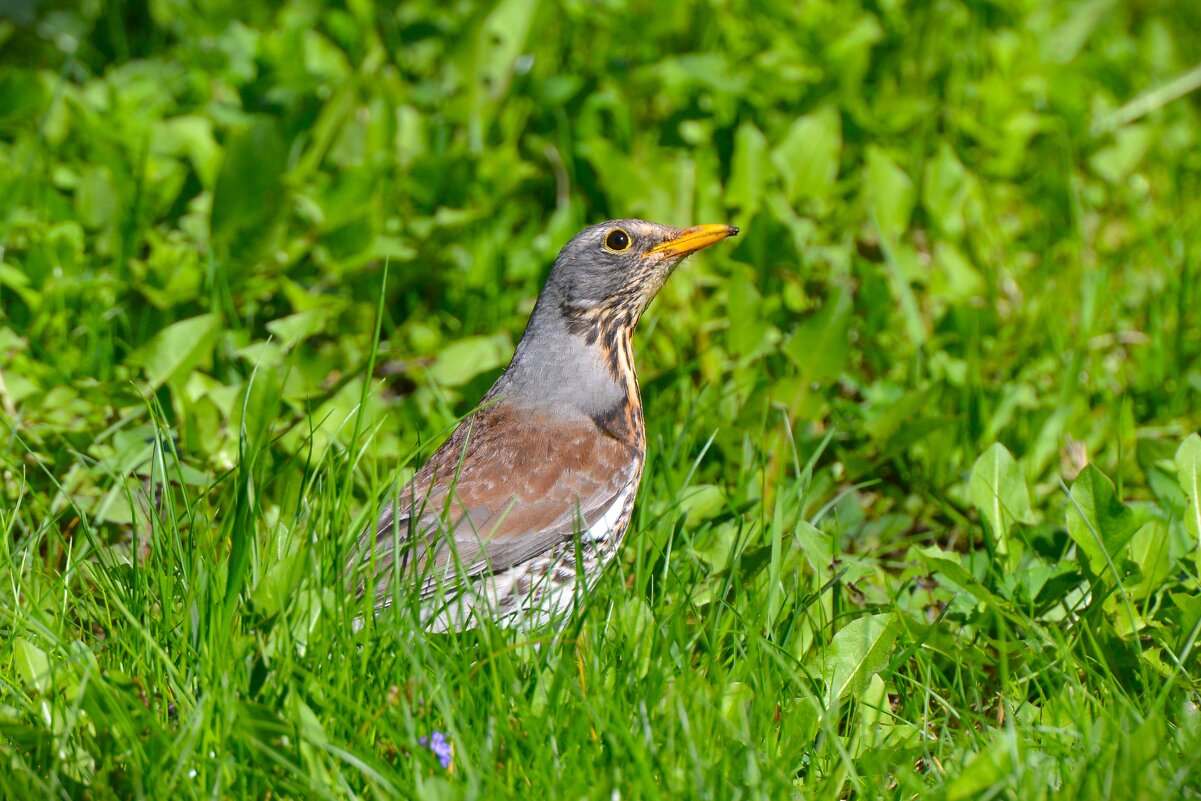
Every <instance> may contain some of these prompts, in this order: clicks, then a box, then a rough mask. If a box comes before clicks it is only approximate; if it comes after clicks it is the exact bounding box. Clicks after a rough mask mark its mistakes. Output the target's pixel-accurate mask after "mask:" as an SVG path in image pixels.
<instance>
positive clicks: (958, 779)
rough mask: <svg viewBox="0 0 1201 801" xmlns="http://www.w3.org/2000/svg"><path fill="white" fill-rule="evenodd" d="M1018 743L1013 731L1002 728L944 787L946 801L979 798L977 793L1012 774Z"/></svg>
mask: <svg viewBox="0 0 1201 801" xmlns="http://www.w3.org/2000/svg"><path fill="white" fill-rule="evenodd" d="M1020 749H1021V744H1020V743H1019V742H1018V741H1017V739H1016V736H1015V734H1014V730H1013V729H1012V728H1008V729H1002V730H1001V731H1000V732H998V733H997V736H996V739H994V740H993V741H992V742H991V743H989V745H988V747H987V748H985V749H984V750H983V751H981V752H979V753H978V754H976V755H975V756H974V757H972V758H971V760H969V761H968V763H967V765H965V766H964V767H963V770H961V771H960V772H959V774H958V775H957V776H955V778H954V779H952V780H951V781H950V783H949V784H948V786H947V796H946V797H947V799H948V801H958V799H961V798H978V797H980V794H981V793H982V792H983V791H985V790H987V789H988V788H990V787H992V786H993V785H995V784H997V783H998V782H1002V781H1006V780H1007V779H1009V778H1010V777H1011V776H1012V775H1013V758H1014V756H1015V755H1017V754H1019V753H1020Z"/></svg>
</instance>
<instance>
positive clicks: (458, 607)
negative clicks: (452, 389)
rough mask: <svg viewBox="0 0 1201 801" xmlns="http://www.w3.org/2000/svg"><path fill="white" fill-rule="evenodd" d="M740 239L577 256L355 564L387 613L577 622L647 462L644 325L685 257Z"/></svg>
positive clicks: (567, 257) (697, 238) (366, 537)
mask: <svg viewBox="0 0 1201 801" xmlns="http://www.w3.org/2000/svg"><path fill="white" fill-rule="evenodd" d="M737 234H738V228H736V227H734V226H730V225H696V226H692V227H689V228H675V227H672V226H669V225H662V224H659V223H653V222H648V221H646V220H638V219H619V220H610V221H607V222H603V223H600V224H597V225H592V226H590V227H588V228H585V229H584V230H583V231H581V232H580V233H579V234H577V235H576V236H575V237H574V238H572V239H571V240H570V241H569V242H568V243H567V244H566V245H565V246H564V247H563V249H562V250H561V251H560V252H559V255H558V257H557V258H556V259H555V262H554V264H553V266H552V267H551V270H550V272H549V274H548V276H547V278H546V281H545V283H544V285H543V288H542V291H541V292H540V293H539V296H538V300H537V302H536V303H535V305H534V310H533V312H532V313H531V315H530V318H529V321H528V323H527V325H526V328H525V332H524V334H523V335H522V337H521V339H520V341H519V342H518V344H517V347H516V349H515V351H514V354H513V357H512V360H511V361H510V363H509V365H508V367H507V368H506V369H505V370H504V372H503V373H502V374H501V375H500V377H499V378H498V379H497V380H496V382H495V383H494V384H493V385H492V387H491V389H489V390H488V392H487V393H486V394H485V395H484V397H483V399H482V400H481V401H480V403H479V404H478V405H477V406H476V407H475V409H474V411H472V412H470V413H469V414H468V415H467V416H466V417H465V418H464V419H463V420H462V422H461V423H460V424H459V425H458V426H457V428H455V430H454V431H453V432H452V433H451V435H450V436H449V437H448V438H447V439H446V441H445V442H444V443H443V444H442V445H441V447H439V448H438V449H437V450H436V451H435V452H434V454H433V455H432V456H431V457H430V458H429V460H428V461H426V462H425V464H424V465H423V466H422V467H420V468H419V469H418V470H417V471H416V473H415V474H414V476H413V478H412V479H411V480H410V481H408V482H407V483H406V484H405V485H404V486H403V488H400V490H399V491H398V492H395V491H394V493H393V494H392V497H390V498H387V499H386V500H385V502H384V503H383V505H382V508H381V510H380V512H379V515H378V518H377V520H376V522H375V524H374V525H371V526H368V527H367V529H366V531H364V532H363V534H362V535H361V537H360V539H359V543H358V548H357V549H356V551H355V555H354V556H353V557H352V559H351V568H352V570H357V572H358V575H359V577H360V578H359V581H358V589H359V592H360V597H364V596H366V595H368V594H369V593H370V594H372V595H373V598H372V599H371V601H370V602H369V604H368V605H369V606H370V608H371V611H372V613H373V614H379V613H380V612H381V611H382V610H384V609H387V608H389V607H390V606H392V605H393V604H394V603H396V602H397V596H398V594H399V595H409V597H411V599H412V600H413V601H414V602H415V605H414V606H412V607H410V608H414V609H417V610H418V612H419V614H420V624H421V625H423V626H424V627H425V628H426V629H427V630H429V631H433V632H448V631H462V630H466V629H471V628H474V627H476V626H478V625H479V623H480V622H481V621H482V620H483V619H484V618H489V619H491V620H492V621H494V622H495V623H496V624H497V625H499V626H501V627H507V628H518V629H534V628H538V627H544V626H548V625H553V624H554V623H555V622H556V621H562V622H565V621H566V620H567V619H568V618H569V617H570V615H571V613H572V611H573V610H574V608H575V606H576V604H577V602H578V600H579V599H582V598H583V597H585V596H586V593H587V591H588V590H590V589H591V588H592V586H593V585H595V583H596V581H597V580H598V579H599V577H600V575H601V574H602V572H603V570H604V568H605V566H606V565H607V564H608V563H609V562H610V561H611V560H612V559H613V556H614V555H615V554H616V552H617V549H618V547H619V546H620V544H621V541H622V539H623V537H624V536H625V532H626V529H627V528H628V526H629V523H630V518H631V515H632V512H633V508H634V498H635V495H636V494H637V491H638V485H639V482H640V480H641V478H642V470H643V465H644V463H645V461H646V428H645V424H644V421H643V411H642V398H641V394H640V391H639V385H638V375H637V372H636V371H635V365H634V353H633V348H632V338H633V333H634V329H635V327H636V326H637V325H638V321H639V319H640V318H641V317H642V314H643V312H644V311H645V310H646V308H647V305H648V304H649V303H650V302H651V300H652V299H653V298H654V297H655V295H656V294H657V293H658V291H659V290H660V288H662V286H663V285H664V283H665V282H666V281H667V279H668V277H669V276H670V275H671V274H672V272H673V271H674V270H675V269H676V267H677V266H679V264H680V262H682V261H683V260H684V258H685V257H687V256H688V255H690V254H692V253H695V252H696V251H698V250H701V249H702V248H705V247H708V246H710V245H713V244H715V243H717V242H720V241H721V240H723V239H726V238H727V237H731V236H735V235H737Z"/></svg>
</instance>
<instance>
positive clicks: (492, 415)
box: [363, 402, 641, 600]
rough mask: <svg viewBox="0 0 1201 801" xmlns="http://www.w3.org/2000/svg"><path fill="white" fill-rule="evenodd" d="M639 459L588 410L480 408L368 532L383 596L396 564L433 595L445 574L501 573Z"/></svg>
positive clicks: (569, 531)
mask: <svg viewBox="0 0 1201 801" xmlns="http://www.w3.org/2000/svg"><path fill="white" fill-rule="evenodd" d="M640 460H641V454H640V453H639V451H638V450H637V449H636V447H635V446H634V445H632V444H628V443H625V442H623V441H621V440H619V439H616V438H614V437H613V436H611V435H608V434H606V433H604V432H602V431H601V430H600V429H598V428H597V426H596V424H595V423H593V421H592V420H591V419H589V418H587V417H583V416H581V417H578V418H573V419H569V420H563V419H560V418H557V417H552V416H550V415H547V414H546V413H544V412H537V411H535V412H530V411H528V410H518V409H514V408H512V407H510V406H508V405H507V404H504V403H503V402H502V403H497V404H494V405H492V406H489V407H485V408H483V409H480V410H479V411H477V412H476V413H475V414H474V415H472V417H470V418H468V419H467V420H466V421H464V422H463V424H462V425H460V426H459V428H458V429H456V430H455V432H454V433H453V434H452V435H451V436H450V438H449V439H448V440H447V441H446V442H445V443H444V444H443V445H442V447H441V448H439V449H438V451H437V452H436V453H435V454H434V455H433V456H432V457H431V458H430V460H429V461H428V462H427V463H426V464H425V465H424V466H423V467H422V468H421V470H419V471H418V472H417V475H416V476H414V478H413V480H412V481H411V482H410V483H409V484H408V485H407V486H406V487H405V488H404V490H403V491H402V496H401V498H400V499H399V502H398V503H395V502H394V503H393V504H392V505H390V506H389V507H388V508H387V509H385V510H384V512H383V514H382V515H381V516H380V519H379V522H378V524H377V526H376V527H375V529H374V530H373V531H369V532H368V533H367V534H365V535H364V542H363V545H364V546H365V547H364V551H365V556H364V558H365V559H366V560H370V559H371V558H372V555H371V550H372V549H373V550H374V564H375V568H376V578H377V581H376V587H377V596H381V597H380V599H381V600H382V596H383V595H384V593H385V591H386V589H387V587H388V586H389V585H390V583H391V582H390V577H391V573H392V570H393V568H394V564H395V563H396V562H399V563H400V570H401V572H402V574H403V575H409V576H418V577H420V579H418V580H421V581H423V582H424V583H425V585H426V586H425V591H426V593H428V592H430V591H432V589H433V586H434V584H435V582H436V581H437V580H441V581H448V580H450V581H452V582H453V580H454V579H455V578H458V577H471V576H475V575H478V574H479V573H481V572H483V571H485V570H491V571H492V572H494V573H499V572H501V571H504V570H506V569H508V568H510V567H513V566H514V565H517V564H520V563H522V562H524V561H526V560H527V559H530V558H532V557H534V556H536V555H537V554H539V553H542V552H544V551H547V550H549V549H550V548H551V547H553V546H554V545H556V544H558V543H560V542H563V541H566V540H570V539H571V538H572V536H573V535H574V534H575V532H576V531H578V530H581V529H582V528H586V527H587V526H588V525H590V524H591V523H594V522H595V521H596V520H598V519H599V518H600V517H601V516H602V515H603V514H604V513H605V511H606V510H607V509H609V507H610V506H612V504H613V503H614V502H615V501H616V500H617V499H618V497H619V496H620V495H621V493H622V492H623V491H624V490H625V489H626V488H627V487H629V486H630V484H631V483H632V482H634V481H636V480H637V477H638V465H639V463H640ZM397 544H399V545H400V556H399V558H396V555H395V553H394V551H395V548H394V545H397Z"/></svg>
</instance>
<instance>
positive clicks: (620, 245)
mask: <svg viewBox="0 0 1201 801" xmlns="http://www.w3.org/2000/svg"><path fill="white" fill-rule="evenodd" d="M605 247H607V248H608V249H609V250H612V251H613V252H615V253H621V252H622V251H623V250H629V249H630V235H629V234H627V233H626V232H625V231H623V230H621V229H620V228H614V229H613V230H612V231H610V232H609V235H608V236H606V237H605Z"/></svg>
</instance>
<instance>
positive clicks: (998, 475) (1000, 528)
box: [971, 442, 1034, 554]
mask: <svg viewBox="0 0 1201 801" xmlns="http://www.w3.org/2000/svg"><path fill="white" fill-rule="evenodd" d="M971 492H972V502H973V503H974V504H975V505H976V508H977V509H979V510H980V516H981V517H983V518H984V519H985V520H986V521H988V526H989V529H990V530H991V531H992V535H993V538H994V540H995V542H996V544H997V552H998V553H1003V554H1004V553H1009V532H1010V531H1011V530H1012V529H1013V524H1014V523H1033V522H1034V515H1033V513H1032V512H1031V510H1030V491H1029V489H1027V487H1026V477H1025V476H1024V475H1023V474H1022V469H1021V468H1020V467H1019V466H1018V463H1017V460H1016V459H1014V458H1013V455H1012V454H1011V453H1010V452H1009V450H1008V449H1007V448H1006V447H1005V446H1004V445H1002V444H1001V443H999V442H997V443H994V444H993V446H992V447H991V448H989V449H988V450H986V451H985V452H984V453H982V454H981V455H980V458H979V459H977V460H976V464H975V466H973V467H972V478H971Z"/></svg>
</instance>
